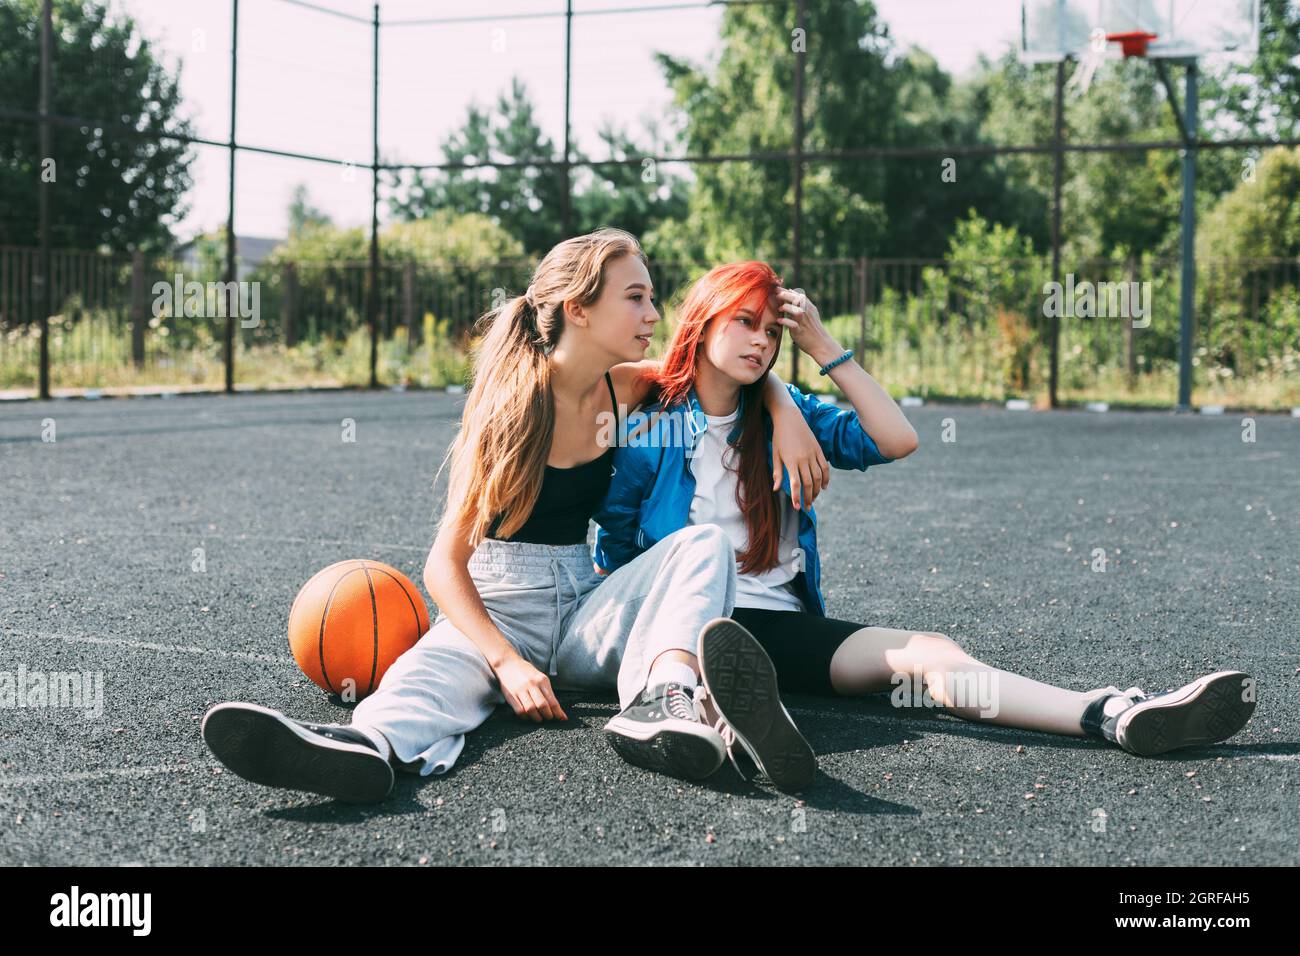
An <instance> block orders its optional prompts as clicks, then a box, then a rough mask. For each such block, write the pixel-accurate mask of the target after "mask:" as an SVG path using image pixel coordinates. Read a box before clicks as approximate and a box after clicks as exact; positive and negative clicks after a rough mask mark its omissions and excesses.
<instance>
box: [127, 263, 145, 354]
mask: <svg viewBox="0 0 1300 956" xmlns="http://www.w3.org/2000/svg"><path fill="white" fill-rule="evenodd" d="M148 322H149V315H148V313H147V312H146V311H145V307H144V253H143V252H141V251H140V250H139V249H137V250H136V251H135V252H134V253H133V254H132V255H131V362H132V364H133V365H135V367H136V368H137V369H141V368H144V330H145V326H146V325H147V324H148Z"/></svg>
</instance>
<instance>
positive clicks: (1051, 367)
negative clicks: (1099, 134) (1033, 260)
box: [1047, 60, 1065, 408]
mask: <svg viewBox="0 0 1300 956" xmlns="http://www.w3.org/2000/svg"><path fill="white" fill-rule="evenodd" d="M1064 143H1065V61H1064V60H1062V61H1061V62H1060V63H1057V64H1056V118H1055V126H1054V130H1053V133H1052V145H1053V147H1054V149H1053V152H1052V281H1053V282H1055V283H1057V284H1058V286H1059V284H1060V281H1061V180H1062V178H1063V176H1064V172H1065V150H1064V149H1062V146H1063V145H1064ZM1053 311H1054V312H1055V311H1056V310H1053ZM1050 319H1051V325H1050V327H1049V329H1048V340H1047V361H1048V372H1047V402H1048V404H1049V405H1050V406H1051V407H1052V408H1056V407H1058V402H1057V393H1056V389H1057V384H1058V376H1059V374H1060V367H1061V317H1060V316H1059V315H1052V316H1050Z"/></svg>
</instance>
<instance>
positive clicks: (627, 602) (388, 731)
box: [352, 525, 736, 776]
mask: <svg viewBox="0 0 1300 956" xmlns="http://www.w3.org/2000/svg"><path fill="white" fill-rule="evenodd" d="M469 573H470V577H471V578H473V580H474V583H475V585H476V586H477V587H478V592H479V595H480V596H481V597H482V599H483V604H484V606H485V607H486V608H487V612H488V615H489V616H490V617H491V618H492V621H493V623H494V624H496V626H497V627H498V628H500V629H501V632H502V633H503V634H504V635H505V637H506V639H507V640H508V641H510V643H511V644H513V645H514V647H515V649H516V650H517V651H518V652H519V654H520V655H521V656H522V657H523V658H524V659H525V660H527V661H528V662H529V663H531V664H532V665H533V666H534V667H536V668H538V669H539V670H541V671H543V672H545V673H546V674H548V675H550V676H551V684H552V686H553V687H556V688H557V689H572V690H605V691H608V690H611V689H614V688H615V687H617V689H618V697H619V702H620V706H621V707H626V706H628V705H629V704H630V703H632V702H633V701H634V700H635V699H636V697H637V695H638V694H640V692H641V691H642V690H643V689H644V687H645V682H646V678H647V676H648V675H649V671H650V665H651V664H652V663H653V662H654V659H655V658H656V657H658V656H659V655H660V654H662V653H663V652H664V651H669V650H682V651H688V652H689V653H692V654H695V653H698V644H699V634H700V629H701V628H702V627H703V626H704V625H705V624H706V623H707V622H708V621H710V620H712V619H713V618H715V617H726V616H728V615H730V614H731V612H732V610H733V608H734V605H735V600H736V560H735V555H734V553H733V550H732V547H731V543H730V539H728V538H727V536H726V534H725V532H723V531H722V530H721V529H720V528H719V527H717V526H716V525H692V526H689V527H686V528H682V529H681V530H679V531H676V532H674V533H673V534H671V535H669V536H668V537H666V538H664V539H663V540H662V541H660V542H659V543H658V544H656V545H655V546H654V547H652V548H650V549H649V550H647V551H645V552H644V553H643V554H641V555H639V556H638V557H637V558H636V559H635V560H633V561H630V562H628V563H627V564H625V565H623V567H621V568H619V569H618V570H617V571H615V572H614V573H613V574H610V575H608V576H606V577H601V576H600V575H599V574H598V573H597V572H596V570H595V568H594V567H593V566H592V562H591V551H590V550H589V549H588V547H587V545H585V544H567V545H547V544H530V543H526V542H518V541H497V540H494V539H490V538H489V539H487V540H485V541H483V542H482V543H481V544H480V545H479V546H478V548H477V549H476V550H475V551H474V553H473V554H472V555H471V556H470V560H469ZM502 703H505V697H504V696H503V695H502V693H501V689H500V687H499V685H498V684H497V679H496V675H495V674H494V673H493V671H492V668H491V667H490V666H489V665H488V662H487V660H486V659H485V658H484V657H483V655H482V653H481V652H480V651H479V649H478V647H477V646H476V645H475V644H474V642H473V641H471V640H470V639H469V638H468V637H466V636H465V635H464V634H463V633H461V632H460V631H459V630H457V628H456V626H455V625H454V624H452V623H451V621H450V620H448V619H447V616H446V614H444V613H442V612H441V611H440V612H439V614H438V617H437V619H436V620H435V621H434V623H433V626H432V627H431V628H430V629H429V632H428V633H427V634H425V635H424V636H423V637H422V638H420V640H419V641H418V642H417V643H416V645H415V646H414V647H412V648H411V649H410V650H409V651H407V652H406V653H405V654H403V655H402V656H401V657H399V658H398V659H397V660H396V661H394V662H393V665H392V666H391V667H390V668H389V669H388V672H387V673H385V674H384V677H383V680H381V681H380V683H379V687H378V688H377V689H376V690H375V692H374V693H373V694H371V695H370V696H369V697H367V698H365V699H364V700H362V701H361V703H359V704H358V705H357V706H356V709H355V710H354V711H353V714H352V724H353V726H355V727H357V728H359V729H364V730H367V731H378V732H379V733H382V734H383V735H384V736H385V737H386V738H387V739H388V742H389V743H390V744H391V745H392V747H393V753H394V757H395V759H396V760H397V761H399V762H400V763H401V764H405V765H407V766H405V767H403V769H407V770H412V771H415V770H418V771H419V773H420V775H421V776H426V775H428V774H431V773H444V772H445V771H447V770H448V769H449V768H450V767H451V766H452V764H454V763H455V762H456V758H457V757H459V756H460V752H461V749H462V748H463V747H464V746H465V734H466V733H467V732H468V731H471V730H473V729H474V728H476V727H478V726H479V725H480V724H482V723H483V721H485V720H486V719H487V718H488V715H490V714H491V713H492V711H493V710H494V709H495V708H496V707H497V705H499V704H502Z"/></svg>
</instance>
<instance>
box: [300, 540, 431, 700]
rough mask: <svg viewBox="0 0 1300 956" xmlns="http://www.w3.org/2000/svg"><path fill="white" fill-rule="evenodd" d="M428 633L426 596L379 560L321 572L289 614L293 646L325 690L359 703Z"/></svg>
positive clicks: (306, 669) (303, 665)
mask: <svg viewBox="0 0 1300 956" xmlns="http://www.w3.org/2000/svg"><path fill="white" fill-rule="evenodd" d="M428 630H429V610H428V608H427V607H426V606H425V604H424V598H423V597H422V596H421V595H420V592H419V591H418V590H417V589H416V587H415V585H414V584H412V583H411V579H410V578H408V577H407V576H406V575H405V574H403V573H402V572H401V571H398V570H397V569H396V568H393V567H390V566H388V565H387V564H383V563H381V562H379V561H363V560H350V561H339V562H337V563H336V564H331V565H330V566H329V567H328V568H325V569H323V570H321V571H318V572H316V574H315V575H313V576H312V579H311V580H310V581H308V582H307V583H306V584H304V585H303V587H302V590H301V591H299V592H298V596H297V597H296V598H294V600H293V607H292V608H290V609H289V649H290V650H292V651H293V659H294V660H296V661H297V662H298V666H299V667H301V668H302V672H303V673H304V674H306V675H307V676H308V677H310V678H311V679H312V680H313V681H315V682H316V683H317V684H318V685H319V686H320V687H321V688H322V689H323V690H326V691H328V692H330V693H331V694H339V695H342V696H344V697H345V698H349V697H351V695H349V693H348V692H349V691H351V693H352V695H355V697H354V698H352V699H355V700H360V699H361V698H363V697H365V696H366V695H367V694H370V693H371V692H373V691H374V689H375V688H376V687H378V686H379V681H380V679H381V678H382V677H383V676H384V672H385V671H387V670H388V668H389V666H390V665H391V664H392V663H393V661H395V660H397V658H398V657H399V656H400V655H401V654H402V653H403V652H404V651H407V650H409V649H410V648H411V647H412V646H413V645H414V644H415V642H416V641H418V640H419V639H420V638H421V636H423V635H424V633H425V632H426V631H428Z"/></svg>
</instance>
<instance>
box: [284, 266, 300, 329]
mask: <svg viewBox="0 0 1300 956" xmlns="http://www.w3.org/2000/svg"><path fill="white" fill-rule="evenodd" d="M281 321H282V322H283V323H284V345H285V348H293V346H295V345H297V344H298V269H297V267H296V266H295V265H294V264H293V263H292V262H286V263H285V264H284V313H283V315H282V316H281Z"/></svg>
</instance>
